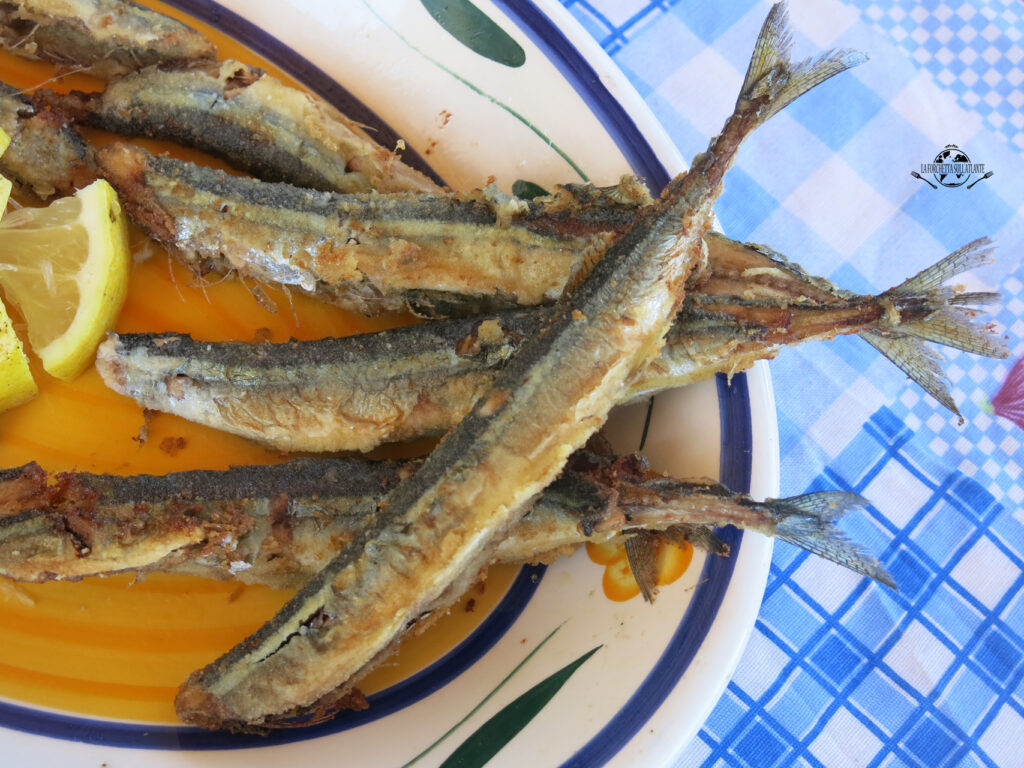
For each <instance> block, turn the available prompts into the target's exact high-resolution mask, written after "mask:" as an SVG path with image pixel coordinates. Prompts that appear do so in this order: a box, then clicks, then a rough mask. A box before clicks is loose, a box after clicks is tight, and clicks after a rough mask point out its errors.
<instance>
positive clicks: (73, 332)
mask: <svg viewBox="0 0 1024 768" xmlns="http://www.w3.org/2000/svg"><path fill="white" fill-rule="evenodd" d="M129 268H130V254H129V250H128V231H127V223H126V221H125V217H124V213H123V211H122V210H121V204H120V202H119V201H118V199H117V193H116V192H115V191H114V189H113V187H111V186H110V185H109V184H108V183H107V182H106V181H103V180H100V181H96V182H93V183H92V184H90V185H89V186H87V187H85V188H83V189H80V190H78V192H76V193H75V194H74V195H73V196H71V197H64V198H61V199H59V200H56V201H54V202H52V203H50V205H48V206H47V207H45V208H20V209H18V210H15V211H10V212H8V213H7V214H6V215H5V216H4V218H3V219H0V286H2V287H3V289H4V293H5V295H6V297H7V299H8V300H9V301H12V302H14V303H15V304H16V305H17V306H18V309H19V310H20V311H21V314H22V315H23V316H24V318H25V325H26V326H27V330H28V342H29V344H30V345H31V346H32V349H33V350H34V351H35V353H36V354H37V355H38V356H39V359H40V361H41V362H42V364H43V368H44V369H45V370H46V371H47V372H48V373H50V374H51V375H53V376H56V377H57V378H59V379H63V380H65V381H70V380H71V379H74V378H75V377H76V376H78V374H80V373H81V372H82V371H83V370H85V368H87V367H88V366H89V365H90V364H91V363H92V361H93V356H94V354H95V352H96V346H97V345H98V344H99V342H100V341H101V340H102V338H103V335H104V334H105V333H106V332H107V331H108V330H110V328H111V327H113V324H114V321H115V319H116V318H117V315H118V313H119V312H120V310H121V306H122V305H123V304H124V299H125V294H126V292H127V290H128V271H129Z"/></svg>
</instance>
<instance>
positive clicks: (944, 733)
mask: <svg viewBox="0 0 1024 768" xmlns="http://www.w3.org/2000/svg"><path fill="white" fill-rule="evenodd" d="M959 744H960V740H959V739H958V738H957V737H956V736H954V735H953V734H951V733H950V732H949V730H948V729H946V728H944V727H943V726H941V725H939V723H938V722H936V720H935V719H934V718H932V717H925V718H923V719H922V720H921V722H920V723H918V724H917V726H916V727H915V728H914V730H912V731H911V732H910V735H909V736H908V737H907V739H906V741H904V746H905V747H906V749H907V751H908V752H909V753H910V754H911V755H913V756H914V757H915V758H917V760H918V762H919V763H920V764H921V765H922V766H926V767H927V768H944V766H948V765H952V764H953V763H952V761H953V759H954V757H955V756H954V754H953V750H954V748H955V747H957V746H959Z"/></svg>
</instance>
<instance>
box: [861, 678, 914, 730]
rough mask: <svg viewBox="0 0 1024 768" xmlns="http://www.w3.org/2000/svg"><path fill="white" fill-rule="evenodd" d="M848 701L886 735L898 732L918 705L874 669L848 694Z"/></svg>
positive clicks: (890, 680) (891, 681)
mask: <svg viewBox="0 0 1024 768" xmlns="http://www.w3.org/2000/svg"><path fill="white" fill-rule="evenodd" d="M850 701H851V702H852V703H853V704H854V705H856V706H857V708H858V709H859V710H860V711H861V713H863V714H864V715H865V716H866V717H868V719H869V720H870V721H871V722H873V723H875V724H876V725H877V726H878V727H879V728H881V729H882V730H883V731H884V732H885V733H886V734H889V735H892V734H895V733H896V732H897V731H899V730H900V729H901V728H902V727H903V725H904V723H906V722H907V720H908V719H909V718H910V717H911V716H912V715H913V714H914V713H915V712H916V711H917V702H916V701H914V699H913V698H911V697H910V696H908V695H907V693H906V692H905V691H904V690H903V689H902V688H901V687H900V686H898V685H896V683H895V682H894V681H893V680H892V679H890V678H889V677H888V676H886V675H884V674H882V673H881V672H879V671H878V670H876V669H872V670H871V671H870V672H868V674H867V675H866V676H865V678H864V680H862V681H861V682H860V684H858V685H857V687H856V688H855V689H854V690H853V691H852V692H851V693H850Z"/></svg>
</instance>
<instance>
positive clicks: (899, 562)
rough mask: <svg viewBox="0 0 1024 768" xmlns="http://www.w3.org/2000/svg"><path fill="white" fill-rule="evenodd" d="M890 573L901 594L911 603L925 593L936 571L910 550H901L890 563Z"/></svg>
mask: <svg viewBox="0 0 1024 768" xmlns="http://www.w3.org/2000/svg"><path fill="white" fill-rule="evenodd" d="M888 565H889V572H890V573H891V574H892V576H893V578H894V579H895V580H896V583H897V584H898V585H899V588H900V594H901V595H903V596H904V597H905V598H906V599H907V600H910V601H911V602H913V601H915V600H917V598H918V597H919V596H920V595H921V593H922V592H923V591H924V589H925V587H927V586H928V583H929V582H930V581H931V579H932V576H934V574H935V571H934V568H933V567H932V566H929V565H926V564H925V563H923V562H922V561H921V559H920V558H918V557H917V556H915V555H914V554H913V553H912V552H911V551H910V550H909V549H901V550H900V551H898V552H897V553H896V554H895V555H894V556H893V558H892V559H891V560H890V561H889V563H888Z"/></svg>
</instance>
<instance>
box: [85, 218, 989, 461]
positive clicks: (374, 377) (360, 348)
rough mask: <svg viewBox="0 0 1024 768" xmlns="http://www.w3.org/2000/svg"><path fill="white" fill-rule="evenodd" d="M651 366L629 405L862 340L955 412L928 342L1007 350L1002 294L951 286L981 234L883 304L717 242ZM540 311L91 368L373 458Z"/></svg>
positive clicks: (412, 431) (471, 396) (174, 347)
mask: <svg viewBox="0 0 1024 768" xmlns="http://www.w3.org/2000/svg"><path fill="white" fill-rule="evenodd" d="M706 242H707V244H708V267H707V269H706V271H705V274H704V276H703V277H702V278H701V281H700V282H699V283H698V284H697V286H696V287H695V288H694V290H693V291H691V292H689V293H688V295H687V297H686V301H685V303H684V304H683V308H682V310H681V311H680V312H679V314H678V315H676V319H675V322H674V323H673V325H672V328H671V330H670V331H669V333H668V337H667V339H666V342H665V345H664V346H663V347H662V349H661V352H660V354H659V356H658V358H657V359H655V360H654V361H652V362H651V363H650V364H649V365H648V366H646V367H645V368H644V369H643V370H642V371H641V372H640V373H639V374H638V375H637V376H636V377H634V378H633V379H632V380H630V382H629V384H628V386H627V388H626V389H625V390H624V392H623V394H622V401H623V402H628V401H630V400H632V399H636V398H638V397H640V396H643V395H647V394H650V393H652V392H656V391H659V390H662V389H668V388H672V387H678V386H683V385H685V384H689V383H693V382H695V381H699V380H702V379H705V378H708V377H710V376H711V375H713V374H714V373H719V372H720V373H735V372H736V371H741V370H744V369H745V368H747V367H749V366H750V365H752V364H753V362H754V361H755V360H758V359H765V358H770V357H773V356H774V355H775V354H776V353H777V352H778V351H779V350H780V349H781V348H782V347H783V346H786V345H792V344H797V343H800V342H803V341H808V340H816V339H826V338H831V337H833V336H835V335H838V334H843V333H857V334H860V335H861V336H862V337H863V338H865V339H867V340H868V341H869V342H871V343H872V344H874V345H875V346H876V347H879V348H880V349H881V350H882V352H883V353H884V354H886V356H888V357H889V358H890V359H892V360H893V361H894V362H895V363H896V364H897V365H899V366H900V367H901V368H902V369H903V370H904V371H906V373H907V374H908V375H909V376H910V377H911V378H913V379H914V380H915V381H917V382H918V383H919V384H920V385H921V386H922V387H924V389H925V390H926V391H927V392H928V393H929V394H931V395H932V396H933V397H935V398H936V399H937V400H938V401H939V402H941V403H942V404H943V405H945V406H946V407H947V408H949V409H950V410H951V411H953V412H954V413H958V411H957V408H956V404H955V403H954V402H953V399H952V396H951V395H950V393H949V390H948V387H947V386H946V384H945V381H944V379H943V378H942V372H941V369H940V368H938V363H937V362H936V361H935V358H934V356H933V355H932V354H931V353H930V352H929V351H928V349H927V348H926V347H925V346H924V345H923V344H922V340H931V341H935V342H938V343H940V344H947V345H950V346H953V347H956V348H958V349H963V350H966V351H970V352H973V353H975V354H981V355H987V356H990V357H1000V356H1005V355H1006V354H1007V352H1006V349H1005V347H1004V345H1003V344H1002V343H1001V341H1000V340H999V339H998V338H997V337H995V336H993V335H992V334H991V333H988V332H987V331H986V329H985V328H984V327H980V326H979V325H978V323H976V322H974V321H973V320H972V315H973V310H971V309H970V306H971V305H972V304H983V303H985V302H987V301H992V300H995V299H996V298H998V296H997V294H987V293H986V294H979V293H971V294H964V293H960V292H956V291H954V290H952V289H949V288H946V287H944V285H943V284H944V283H946V282H948V281H949V280H951V279H952V278H953V277H955V276H956V275H958V274H960V273H961V272H963V271H966V270H967V269H970V268H972V267H974V266H977V265H979V264H982V263H985V262H986V260H987V258H988V255H989V252H990V243H989V241H988V240H985V239H981V240H977V241H975V242H973V243H970V244H969V245H967V246H965V247H964V248H961V249H959V250H957V251H956V252H954V253H952V254H950V255H949V256H946V257H945V258H943V259H942V260H941V261H939V262H938V263H937V264H935V265H934V266H932V267H931V268H929V269H927V270H925V271H923V272H922V273H920V274H918V275H916V276H914V277H912V278H910V279H909V280H907V281H905V282H904V283H902V284H901V285H898V286H896V287H895V288H892V289H890V290H888V291H885V292H884V293H882V294H879V295H878V296H861V295H857V294H852V293H849V292H847V291H841V290H839V289H837V288H836V287H835V286H833V285H832V284H831V283H829V282H828V281H826V280H824V279H822V278H815V277H812V276H810V275H808V274H806V273H805V272H804V271H803V270H801V269H800V268H799V267H798V266H796V265H795V264H792V263H791V262H789V261H787V260H785V259H784V258H783V257H781V256H779V255H778V254H775V253H773V252H768V251H765V250H764V249H758V248H754V247H751V246H745V245H742V244H739V243H736V242H734V241H731V240H729V239H727V238H725V237H722V236H720V235H716V234H713V233H711V234H709V235H708V236H707V237H706ZM551 312H552V310H551V309H550V308H547V307H534V308H529V309H519V310H509V311H506V312H502V313H498V314H492V315H487V316H480V317H473V318H453V319H449V320H436V321H433V322H429V323H422V324H419V325H414V326H406V327H404V328H396V329H392V330H388V331H381V332H377V333H368V334H361V335H357V336H349V337H346V338H327V339H318V340H315V341H290V342H285V343H282V344H270V343H260V344H252V343H246V342H207V341H199V340H195V339H192V338H191V337H190V336H185V335H181V334H172V333H164V334H120V335H119V334H111V335H110V336H109V337H108V339H107V340H106V341H104V342H103V343H102V344H101V345H100V348H99V351H98V353H97V360H96V366H97V369H98V370H99V372H100V375H101V376H102V377H103V380H104V381H105V382H106V383H107V385H108V386H109V387H111V388H112V389H114V390H115V391H117V392H120V393H122V394H125V395H128V396H130V397H132V398H134V399H135V400H136V401H137V402H138V403H139V404H140V405H142V406H143V407H145V408H147V409H150V410H156V411H164V412H168V413H173V414H176V415H178V416H182V417H184V418H186V419H189V420H191V421H195V422H198V423H201V424H206V425H207V426H211V427H214V428H216V429H220V430H224V431H227V432H231V433H233V434H236V435H240V436H242V437H246V438H249V439H251V440H256V441H258V442H261V443H263V444H265V445H267V446H270V447H272V448H276V449H279V450H283V451H348V450H354V451H369V450H372V449H373V448H376V447H377V446H379V445H381V444H382V443H385V442H395V441H399V440H406V439H409V438H413V437H418V436H421V435H429V434H442V433H444V432H446V431H448V430H449V429H451V428H452V427H453V426H454V425H455V424H457V423H458V422H459V420H460V419H461V418H462V417H463V416H464V415H465V414H466V413H467V412H468V411H469V409H470V408H471V407H472V405H473V403H474V402H475V401H476V399H477V398H478V397H479V396H480V395H481V394H482V393H483V392H484V391H485V390H486V388H487V387H488V386H489V385H490V384H491V382H492V381H493V378H494V376H495V375H496V373H497V370H498V369H499V368H501V367H502V366H503V365H505V364H506V363H507V361H508V360H509V358H510V357H511V356H512V355H513V354H514V353H515V351H516V350H517V349H518V348H519V346H520V345H521V344H522V343H523V342H524V340H526V339H528V338H530V337H531V336H532V335H534V334H535V333H536V331H537V329H538V328H539V327H540V326H541V325H542V324H543V322H544V320H545V318H546V317H547V315H549V314H550V313H551Z"/></svg>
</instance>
